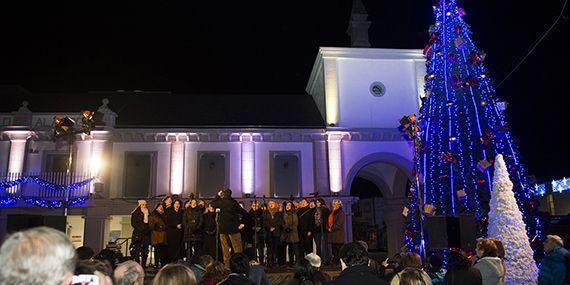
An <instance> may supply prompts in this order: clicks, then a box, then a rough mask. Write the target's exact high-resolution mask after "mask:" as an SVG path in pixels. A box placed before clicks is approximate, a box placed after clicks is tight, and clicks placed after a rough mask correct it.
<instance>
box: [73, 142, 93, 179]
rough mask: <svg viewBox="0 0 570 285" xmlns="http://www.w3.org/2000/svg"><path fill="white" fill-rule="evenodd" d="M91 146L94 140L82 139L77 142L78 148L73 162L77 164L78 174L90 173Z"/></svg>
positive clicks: (75, 146) (76, 171)
mask: <svg viewBox="0 0 570 285" xmlns="http://www.w3.org/2000/svg"><path fill="white" fill-rule="evenodd" d="M91 146H92V141H90V140H80V141H77V142H75V145H74V148H75V150H76V152H75V157H74V158H73V164H74V165H75V170H74V171H75V173H76V174H77V175H89V168H90V167H89V165H90V164H91Z"/></svg>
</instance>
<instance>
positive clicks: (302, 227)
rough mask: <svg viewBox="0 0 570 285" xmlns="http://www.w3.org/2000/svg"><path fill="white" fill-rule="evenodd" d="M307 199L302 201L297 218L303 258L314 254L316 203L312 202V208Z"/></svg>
mask: <svg viewBox="0 0 570 285" xmlns="http://www.w3.org/2000/svg"><path fill="white" fill-rule="evenodd" d="M309 205H310V204H309V203H308V202H307V199H303V200H301V202H300V203H299V209H297V216H298V217H299V251H300V253H301V256H305V255H307V254H309V253H311V252H313V236H314V231H315V230H314V228H315V218H314V215H315V203H314V202H311V205H312V207H311V206H309Z"/></svg>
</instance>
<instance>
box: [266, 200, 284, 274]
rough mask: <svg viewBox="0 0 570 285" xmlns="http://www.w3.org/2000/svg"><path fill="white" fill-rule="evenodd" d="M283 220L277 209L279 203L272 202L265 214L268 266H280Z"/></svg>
mask: <svg viewBox="0 0 570 285" xmlns="http://www.w3.org/2000/svg"><path fill="white" fill-rule="evenodd" d="M282 225H283V219H282V216H281V212H279V209H278V208H277V203H275V201H273V200H271V201H269V204H268V206H267V210H266V211H265V212H264V213H263V227H264V228H265V244H266V246H267V266H269V267H274V266H276V265H277V264H279V260H278V254H279V244H280V243H281V227H282Z"/></svg>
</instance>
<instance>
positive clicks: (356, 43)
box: [346, 0, 371, 48]
mask: <svg viewBox="0 0 570 285" xmlns="http://www.w3.org/2000/svg"><path fill="white" fill-rule="evenodd" d="M370 23H371V22H370V21H368V13H367V12H366V8H365V7H364V3H362V0H353V1H352V12H351V13H350V19H349V24H348V29H347V31H346V33H347V34H348V35H349V36H350V45H351V46H352V47H364V48H367V47H370V46H371V45H370V41H369V40H368V29H369V28H370Z"/></svg>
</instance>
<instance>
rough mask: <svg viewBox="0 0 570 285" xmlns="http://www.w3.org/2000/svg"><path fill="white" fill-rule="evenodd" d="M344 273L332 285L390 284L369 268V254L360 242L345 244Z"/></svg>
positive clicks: (342, 261)
mask: <svg viewBox="0 0 570 285" xmlns="http://www.w3.org/2000/svg"><path fill="white" fill-rule="evenodd" d="M339 252H340V261H341V267H342V271H341V272H340V275H339V276H338V277H337V278H336V279H334V280H333V281H332V282H330V283H328V284H331V285H356V284H380V285H387V284H388V282H386V281H384V280H382V279H380V278H379V277H378V276H377V275H376V273H375V272H374V270H372V268H370V266H368V252H367V251H366V249H365V248H364V246H362V245H361V244H360V243H358V242H351V243H348V244H345V245H343V246H342V247H341V249H340V251H339Z"/></svg>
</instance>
